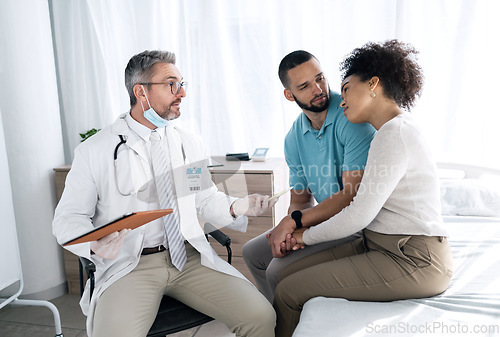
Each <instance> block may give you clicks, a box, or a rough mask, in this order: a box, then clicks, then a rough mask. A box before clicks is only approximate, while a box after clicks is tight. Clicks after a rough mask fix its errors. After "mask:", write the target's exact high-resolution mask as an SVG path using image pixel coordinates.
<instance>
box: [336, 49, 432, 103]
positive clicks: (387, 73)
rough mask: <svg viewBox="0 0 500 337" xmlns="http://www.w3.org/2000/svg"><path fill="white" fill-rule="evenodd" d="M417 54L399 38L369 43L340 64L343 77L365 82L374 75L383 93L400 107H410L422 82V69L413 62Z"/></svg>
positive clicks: (420, 88)
mask: <svg viewBox="0 0 500 337" xmlns="http://www.w3.org/2000/svg"><path fill="white" fill-rule="evenodd" d="M417 54H418V51H417V50H416V49H415V48H413V47H412V46H411V45H409V44H405V43H403V42H400V41H398V40H389V41H386V42H384V43H382V44H380V43H373V42H369V43H367V44H365V45H364V46H363V47H361V48H356V49H354V50H353V51H352V52H351V53H350V54H349V55H348V56H347V57H346V58H345V60H344V61H342V62H341V63H340V71H341V73H342V80H344V79H345V78H346V77H348V76H351V75H357V76H359V77H360V79H361V81H363V82H364V81H367V80H369V79H371V78H372V77H373V76H377V77H378V78H379V79H380V82H381V83H382V86H383V88H384V93H385V95H386V96H387V97H388V98H391V99H393V100H394V101H395V102H396V104H397V105H398V106H399V107H400V108H404V109H407V110H410V109H411V108H412V107H413V105H414V104H415V99H416V97H417V96H420V94H421V90H422V85H423V82H424V76H423V74H422V68H421V67H420V66H419V65H418V64H417V62H416V55H417Z"/></svg>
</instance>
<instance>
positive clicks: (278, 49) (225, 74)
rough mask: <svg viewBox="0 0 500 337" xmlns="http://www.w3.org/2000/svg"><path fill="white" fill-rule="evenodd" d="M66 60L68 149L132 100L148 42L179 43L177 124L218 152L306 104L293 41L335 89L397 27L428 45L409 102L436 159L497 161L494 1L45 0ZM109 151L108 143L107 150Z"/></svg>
mask: <svg viewBox="0 0 500 337" xmlns="http://www.w3.org/2000/svg"><path fill="white" fill-rule="evenodd" d="M49 3H50V5H51V9H52V22H53V34H54V40H55V47H56V59H57V67H58V71H59V77H58V78H59V90H60V105H61V110H62V116H63V118H62V120H63V133H64V139H65V153H66V159H67V161H68V162H70V161H71V159H72V151H73V149H74V147H75V146H76V145H77V144H78V142H79V136H78V133H79V132H83V131H85V130H87V129H91V128H94V127H96V128H101V127H103V126H105V125H107V124H109V123H110V122H112V121H113V120H114V119H115V118H116V117H117V116H118V115H119V114H120V113H123V112H125V111H127V110H128V109H129V105H128V97H127V94H126V91H125V87H124V84H123V82H124V81H123V70H124V68H125V66H126V63H127V61H128V59H129V58H130V57H131V56H132V55H133V54H135V53H138V52H141V51H143V50H145V49H166V50H171V51H173V52H175V53H176V54H177V59H178V62H177V65H178V68H179V69H180V71H181V73H182V74H183V76H184V79H185V80H187V81H189V90H188V96H187V98H186V99H185V100H184V101H183V104H182V116H181V118H180V119H179V121H178V123H180V124H183V125H184V126H186V127H188V128H190V129H192V130H194V131H196V132H198V133H200V134H201V135H202V136H203V137H204V139H206V142H207V144H208V145H209V147H210V148H211V152H212V153H213V154H224V153H226V152H246V151H247V152H252V151H253V149H254V148H256V147H270V155H271V156H283V138H284V136H285V134H286V132H287V131H288V129H289V128H290V126H291V124H292V122H293V121H294V120H295V118H296V117H297V115H298V114H299V112H300V110H299V109H298V107H297V106H296V105H295V103H291V102H288V101H286V100H285V99H284V97H283V88H282V86H281V84H280V82H279V79H278V76H277V68H278V64H279V62H280V60H281V59H282V57H283V56H284V55H286V54H287V53H288V52H290V51H293V50H296V49H305V50H308V51H310V52H312V53H313V54H315V55H316V56H317V57H318V59H319V60H320V62H321V63H322V66H323V69H324V71H325V73H326V74H327V76H328V78H329V81H330V86H331V88H332V89H334V90H338V86H339V82H340V78H339V72H338V66H339V62H340V61H341V60H342V58H343V57H344V56H345V55H346V54H347V53H348V52H349V51H351V50H352V49H353V48H355V47H358V46H361V45H363V44H364V43H366V42H368V41H383V40H387V39H391V38H398V39H401V40H404V41H407V42H410V43H412V44H413V45H414V46H415V47H416V48H417V49H418V50H420V57H419V59H420V62H421V64H422V66H423V68H424V72H425V76H426V83H425V87H424V92H423V95H422V98H421V99H420V101H419V102H418V104H417V106H416V108H415V109H414V111H413V113H414V115H415V116H416V118H418V119H419V120H420V121H421V123H422V125H423V126H424V132H425V133H426V136H427V137H428V139H429V141H430V143H431V144H432V146H433V148H434V150H435V155H436V158H437V159H438V160H448V161H455V162H464V163H470V164H478V165H487V166H493V167H500V156H495V155H494V153H496V146H497V144H500V134H499V133H498V132H496V125H497V124H498V122H500V117H499V113H498V110H499V108H498V107H496V105H495V101H494V97H495V91H496V85H494V81H495V80H496V79H497V78H498V75H500V73H499V69H498V67H496V66H495V63H493V62H494V57H495V55H496V54H495V53H496V49H495V44H494V41H495V40H496V39H497V37H496V36H495V35H496V34H497V32H499V31H500V22H499V20H498V19H497V17H498V15H499V14H500V8H499V6H500V5H499V2H498V1H495V0H478V1H473V0H462V1H459V0H422V1H410V0H406V1H405V0H379V1H370V0H353V1H342V0H336V1H335V0H333V1H332V0H312V1H298V0H273V1H268V0H252V1H249V0H218V1H217V0H214V1H202V0H147V1H136V0H108V1H100V0H80V1H66V0H49ZM110 155H111V154H110Z"/></svg>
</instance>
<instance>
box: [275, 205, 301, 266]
mask: <svg viewBox="0 0 500 337" xmlns="http://www.w3.org/2000/svg"><path fill="white" fill-rule="evenodd" d="M295 228H296V224H295V221H294V220H293V219H292V218H291V217H290V216H289V215H288V216H286V217H284V218H283V220H281V222H280V223H279V224H278V225H277V226H276V227H274V229H273V230H272V231H271V232H270V233H268V234H267V236H266V237H267V240H268V244H269V246H270V247H271V252H272V255H273V257H277V258H280V257H284V256H286V255H288V254H290V252H291V251H293V250H298V249H303V248H304V247H305V243H304V241H303V239H302V233H304V231H305V230H307V228H300V229H295Z"/></svg>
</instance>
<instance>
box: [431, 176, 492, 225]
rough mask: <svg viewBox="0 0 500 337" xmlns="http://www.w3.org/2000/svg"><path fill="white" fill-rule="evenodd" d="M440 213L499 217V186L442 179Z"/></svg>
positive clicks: (482, 181) (467, 180) (476, 181)
mask: <svg viewBox="0 0 500 337" xmlns="http://www.w3.org/2000/svg"><path fill="white" fill-rule="evenodd" d="M441 213H442V215H472V216H500V186H499V185H498V184H495V183H487V182H486V181H484V180H479V179H442V180H441Z"/></svg>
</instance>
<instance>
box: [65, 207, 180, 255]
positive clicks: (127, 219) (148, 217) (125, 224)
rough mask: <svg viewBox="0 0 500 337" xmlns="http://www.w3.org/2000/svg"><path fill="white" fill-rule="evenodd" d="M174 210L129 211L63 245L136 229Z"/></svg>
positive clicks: (94, 239)
mask: <svg viewBox="0 0 500 337" xmlns="http://www.w3.org/2000/svg"><path fill="white" fill-rule="evenodd" d="M172 212H173V210H172V209H171V208H167V209H157V210H154V211H142V212H133V213H128V214H125V215H124V216H122V217H120V218H118V219H116V220H113V221H111V222H109V223H107V224H105V225H102V226H100V227H97V228H95V229H93V230H91V231H90V232H87V233H85V234H83V235H80V236H79V237H77V238H74V239H73V240H70V241H68V242H66V243H64V244H63V246H70V245H76V244H78V243H84V242H89V241H96V240H99V239H101V238H103V237H105V236H106V235H108V234H111V233H113V232H117V231H120V230H122V229H125V228H129V229H135V228H137V227H140V226H142V225H145V224H147V223H148V222H151V221H153V220H156V219H158V218H161V217H162V216H165V215H167V214H170V213H172Z"/></svg>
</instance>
